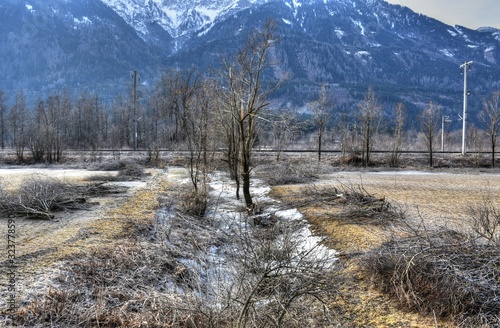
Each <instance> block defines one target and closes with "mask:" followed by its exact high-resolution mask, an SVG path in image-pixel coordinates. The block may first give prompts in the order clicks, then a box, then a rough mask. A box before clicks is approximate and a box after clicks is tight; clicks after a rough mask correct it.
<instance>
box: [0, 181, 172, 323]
mask: <svg viewBox="0 0 500 328" xmlns="http://www.w3.org/2000/svg"><path fill="white" fill-rule="evenodd" d="M150 179H151V180H152V181H153V180H154V181H156V182H154V183H150V188H151V189H147V190H146V189H139V190H138V191H137V192H135V193H134V194H133V195H126V194H122V195H106V196H105V197H97V198H95V199H94V200H98V201H99V202H100V204H99V205H98V206H96V208H95V209H93V210H92V211H83V212H82V211H79V212H74V213H71V212H69V213H66V214H64V215H63V216H61V217H58V218H57V219H55V220H44V221H33V220H27V219H20V218H18V219H16V231H17V236H16V237H17V238H16V242H17V248H16V255H17V260H16V264H17V270H16V276H17V281H16V284H17V289H18V291H17V298H18V300H19V301H21V300H22V302H23V303H22V304H23V305H22V306H21V307H20V309H19V314H20V315H21V317H22V319H20V320H21V321H20V322H21V323H24V324H25V326H34V327H36V326H37V325H39V326H44V324H43V322H44V321H43V320H45V319H44V317H43V315H42V314H43V313H44V311H45V310H48V309H49V308H51V310H50V311H58V310H57V307H61V306H62V305H61V304H62V302H63V300H65V299H66V300H67V299H69V298H72V297H77V296H75V295H73V294H71V293H69V294H66V293H65V291H64V290H59V289H57V288H54V285H53V284H54V283H53V282H51V281H50V279H53V278H54V277H57V276H58V275H61V270H62V269H64V270H66V269H67V268H70V267H72V265H76V264H77V263H78V261H79V260H85V259H87V260H89V261H90V259H89V257H88V256H90V255H92V254H97V253H98V252H99V251H101V250H105V252H107V253H108V255H112V254H118V253H117V252H116V250H117V249H118V248H119V246H120V245H122V246H123V247H125V248H124V249H126V248H127V247H126V246H124V245H126V244H129V243H130V242H134V243H137V242H138V240H137V238H136V237H137V236H141V237H140V238H144V239H147V238H148V236H149V234H150V232H151V228H150V226H151V225H152V222H153V217H154V214H155V213H156V209H157V207H158V201H157V195H158V194H159V193H161V192H162V190H163V188H164V187H165V185H164V184H165V182H164V181H162V180H161V179H157V178H156V177H152V178H150ZM47 236H50V238H47ZM132 236H133V237H134V238H131V239H130V238H128V237H132ZM62 263H64V264H63V265H62ZM89 263H91V262H89ZM103 263H106V262H103ZM61 265H62V266H61ZM66 278H68V277H66ZM2 283H3V281H2ZM51 286H52V287H51ZM72 286H75V285H72ZM75 287H77V286H75ZM2 289H3V286H2ZM2 299H3V297H2ZM51 300H52V301H51ZM57 300H59V302H56V301H57ZM56 303H58V304H56ZM48 307H49V308H48ZM2 308H3V306H2ZM44 309H45V310H44ZM60 310H61V311H62V309H60ZM80 312H81V309H80ZM35 313H38V315H35ZM1 318H2V316H1V312H0V322H1ZM56 326H57V325H56ZM63 326H66V325H63ZM89 326H93V325H89Z"/></svg>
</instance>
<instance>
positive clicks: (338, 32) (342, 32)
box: [335, 30, 345, 39]
mask: <svg viewBox="0 0 500 328" xmlns="http://www.w3.org/2000/svg"><path fill="white" fill-rule="evenodd" d="M335 34H337V37H338V38H339V39H341V38H342V37H343V36H344V35H345V32H344V31H342V30H335Z"/></svg>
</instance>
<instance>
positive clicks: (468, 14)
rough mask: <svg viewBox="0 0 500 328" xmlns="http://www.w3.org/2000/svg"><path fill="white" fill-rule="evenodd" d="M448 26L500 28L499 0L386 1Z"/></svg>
mask: <svg viewBox="0 0 500 328" xmlns="http://www.w3.org/2000/svg"><path fill="white" fill-rule="evenodd" d="M386 1H387V2H389V3H393V4H398V5H402V6H406V7H409V8H411V9H412V10H413V11H415V12H417V13H421V14H424V15H427V16H430V17H432V18H435V19H437V20H440V21H442V22H444V23H446V24H448V25H451V26H454V25H462V26H465V27H468V28H471V29H477V28H478V27H481V26H493V27H496V28H500V0H386Z"/></svg>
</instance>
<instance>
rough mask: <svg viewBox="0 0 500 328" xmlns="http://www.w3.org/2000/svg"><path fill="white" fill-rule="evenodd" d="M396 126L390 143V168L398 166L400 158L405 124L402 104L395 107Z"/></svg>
mask: <svg viewBox="0 0 500 328" xmlns="http://www.w3.org/2000/svg"><path fill="white" fill-rule="evenodd" d="M395 119H396V122H395V123H396V124H395V126H394V135H393V141H392V153H391V161H390V164H391V166H392V167H396V166H398V163H399V158H400V156H401V145H402V141H403V132H404V124H405V107H404V104H403V103H398V104H397V105H396V107H395Z"/></svg>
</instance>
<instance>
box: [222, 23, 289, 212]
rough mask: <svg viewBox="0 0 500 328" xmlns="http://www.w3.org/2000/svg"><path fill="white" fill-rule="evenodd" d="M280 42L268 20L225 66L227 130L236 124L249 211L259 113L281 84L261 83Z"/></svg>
mask: <svg viewBox="0 0 500 328" xmlns="http://www.w3.org/2000/svg"><path fill="white" fill-rule="evenodd" d="M279 41H280V38H279V36H278V35H277V24H276V23H275V22H273V21H270V20H268V21H267V22H266V24H265V26H264V28H262V29H261V30H258V31H255V32H254V33H252V34H251V35H250V36H249V38H248V40H247V42H246V43H245V45H244V46H243V48H242V49H241V50H240V51H239V52H238V54H237V56H236V60H235V63H234V64H233V65H226V68H225V71H226V72H224V73H223V74H222V75H223V76H225V77H226V78H227V80H226V85H224V86H222V87H223V88H226V90H227V91H226V92H227V94H229V95H230V97H229V104H228V108H229V109H230V112H228V113H226V115H227V116H225V117H226V118H225V120H226V122H229V127H231V126H232V124H233V123H232V122H234V123H235V127H236V130H235V131H234V132H236V137H237V138H238V141H237V142H238V146H237V147H238V162H239V165H240V168H241V171H240V173H241V178H242V181H243V196H244V198H245V203H246V205H247V207H248V209H249V210H252V209H253V207H254V204H253V200H252V196H251V194H250V174H251V171H252V162H251V158H252V150H253V146H254V143H255V140H256V138H257V129H258V126H259V119H260V114H261V111H262V110H263V109H264V108H266V107H267V106H268V105H269V102H268V97H269V95H270V94H271V93H272V92H273V91H275V90H276V89H277V88H279V86H280V85H281V82H282V81H277V82H275V83H273V82H268V83H264V74H265V73H266V70H267V69H269V68H271V67H272V66H274V65H273V63H272V62H271V61H270V60H269V58H268V56H269V52H270V50H271V49H272V48H273V47H274V46H275V45H276V44H277V42H279Z"/></svg>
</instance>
